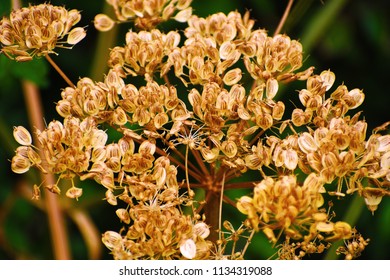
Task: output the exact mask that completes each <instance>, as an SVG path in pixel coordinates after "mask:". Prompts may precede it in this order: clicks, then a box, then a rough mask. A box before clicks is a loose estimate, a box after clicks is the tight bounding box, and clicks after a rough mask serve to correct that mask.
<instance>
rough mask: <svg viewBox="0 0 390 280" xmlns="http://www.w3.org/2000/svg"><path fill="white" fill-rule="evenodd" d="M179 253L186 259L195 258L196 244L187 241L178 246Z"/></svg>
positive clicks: (192, 241)
mask: <svg viewBox="0 0 390 280" xmlns="http://www.w3.org/2000/svg"><path fill="white" fill-rule="evenodd" d="M180 253H181V254H182V255H183V257H185V258H187V259H193V258H194V257H195V256H196V244H195V242H194V240H192V239H187V240H185V241H184V242H182V243H181V245H180Z"/></svg>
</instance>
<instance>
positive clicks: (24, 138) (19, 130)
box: [13, 126, 32, 146]
mask: <svg viewBox="0 0 390 280" xmlns="http://www.w3.org/2000/svg"><path fill="white" fill-rule="evenodd" d="M13 134H14V138H15V140H16V142H18V143H19V144H20V145H23V146H30V145H31V144H32V137H31V134H30V132H29V131H28V130H27V129H26V128H24V127H23V126H15V127H14V131H13Z"/></svg>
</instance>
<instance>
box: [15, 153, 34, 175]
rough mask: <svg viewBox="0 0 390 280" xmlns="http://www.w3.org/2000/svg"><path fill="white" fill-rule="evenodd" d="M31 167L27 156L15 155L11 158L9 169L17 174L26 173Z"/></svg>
mask: <svg viewBox="0 0 390 280" xmlns="http://www.w3.org/2000/svg"><path fill="white" fill-rule="evenodd" d="M30 167H31V162H30V160H29V159H28V158H26V157H24V156H20V155H16V156H14V157H13V158H12V161H11V169H12V171H13V172H15V173H17V174H23V173H26V172H27V171H28V170H29V169H30Z"/></svg>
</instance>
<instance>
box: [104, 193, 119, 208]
mask: <svg viewBox="0 0 390 280" xmlns="http://www.w3.org/2000/svg"><path fill="white" fill-rule="evenodd" d="M105 195H106V200H107V202H108V203H109V204H111V205H114V206H115V205H117V204H118V201H117V199H116V196H115V195H114V193H113V192H112V190H107V191H106V194H105Z"/></svg>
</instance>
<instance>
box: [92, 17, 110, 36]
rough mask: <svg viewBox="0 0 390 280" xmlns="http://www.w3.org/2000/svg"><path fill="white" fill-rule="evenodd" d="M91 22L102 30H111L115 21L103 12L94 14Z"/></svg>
mask: <svg viewBox="0 0 390 280" xmlns="http://www.w3.org/2000/svg"><path fill="white" fill-rule="evenodd" d="M93 23H94V25H95V28H96V29H97V30H99V31H102V32H106V31H109V30H111V29H112V28H113V27H114V25H115V22H114V21H113V20H112V19H111V18H110V17H109V16H107V15H105V14H98V15H96V16H95V19H94V21H93Z"/></svg>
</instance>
